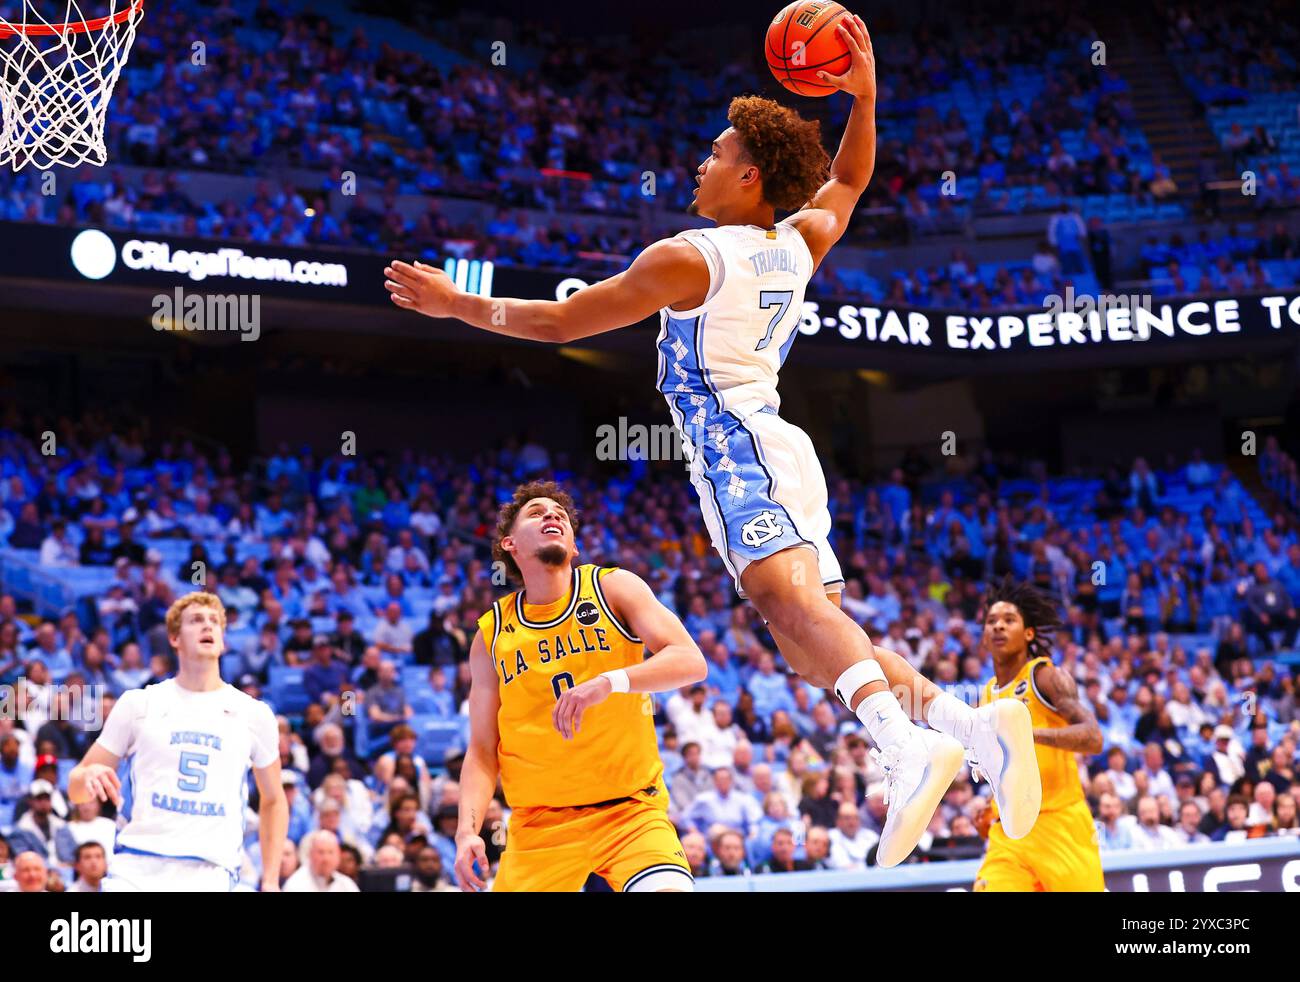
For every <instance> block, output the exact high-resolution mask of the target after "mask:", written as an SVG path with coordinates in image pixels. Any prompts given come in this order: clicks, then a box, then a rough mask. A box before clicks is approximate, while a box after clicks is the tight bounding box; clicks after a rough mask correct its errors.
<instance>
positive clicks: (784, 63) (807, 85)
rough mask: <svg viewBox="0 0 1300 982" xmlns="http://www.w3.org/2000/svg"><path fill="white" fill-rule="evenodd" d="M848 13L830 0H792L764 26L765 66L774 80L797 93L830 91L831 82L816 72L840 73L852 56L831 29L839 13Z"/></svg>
mask: <svg viewBox="0 0 1300 982" xmlns="http://www.w3.org/2000/svg"><path fill="white" fill-rule="evenodd" d="M851 16H852V15H851V14H850V13H849V12H848V11H847V10H845V9H844V6H843V5H842V4H838V3H833V2H831V0H796V2H795V3H792V4H790V5H789V6H788V7H786V8H785V9H784V10H782V11H781V12H780V13H779V14H777V15H776V18H775V19H774V20H773V21H772V24H771V26H769V27H768V29H767V43H766V44H765V45H764V48H765V54H766V55H767V67H768V68H770V69H772V74H773V75H775V76H776V80H777V81H778V82H780V83H781V84H782V85H784V86H785V87H786V88H787V89H789V90H790V91H791V92H795V93H798V94H799V95H830V94H831V93H832V92H834V91H836V89H835V86H833V85H827V84H825V83H824V82H823V81H822V80H821V79H819V78H818V77H817V73H818V72H826V73H827V74H830V75H843V74H844V73H845V72H846V71H848V69H849V65H850V63H851V62H852V57H851V56H850V54H849V49H848V46H847V45H846V44H845V43H844V41H843V40H842V39H841V38H840V36H839V34H837V33H836V31H835V25H836V24H837V23H839V21H840V18H842V17H851Z"/></svg>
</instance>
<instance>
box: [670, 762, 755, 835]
mask: <svg viewBox="0 0 1300 982" xmlns="http://www.w3.org/2000/svg"><path fill="white" fill-rule="evenodd" d="M685 817H686V821H687V822H688V823H690V825H691V826H692V827H694V828H695V829H697V830H699V831H700V832H704V833H706V834H707V833H708V831H709V829H711V828H712V827H713V826H714V825H719V824H720V825H725V826H727V827H728V828H732V829H735V830H737V831H738V832H740V834H741V835H742V836H744V837H746V838H748V837H749V835H750V834H751V832H752V831H753V829H754V828H755V826H757V825H758V822H759V820H760V819H761V818H762V817H763V812H762V809H761V808H759V806H758V802H757V801H755V800H754V798H753V796H751V795H747V794H745V793H744V792H743V791H737V790H736V789H735V787H734V786H733V781H732V774H731V768H730V767H717V768H714V771H713V787H712V788H708V789H706V790H704V791H701V792H700V793H699V794H698V795H696V796H695V800H694V801H693V802H691V807H690V808H689V809H687V811H686V816H685Z"/></svg>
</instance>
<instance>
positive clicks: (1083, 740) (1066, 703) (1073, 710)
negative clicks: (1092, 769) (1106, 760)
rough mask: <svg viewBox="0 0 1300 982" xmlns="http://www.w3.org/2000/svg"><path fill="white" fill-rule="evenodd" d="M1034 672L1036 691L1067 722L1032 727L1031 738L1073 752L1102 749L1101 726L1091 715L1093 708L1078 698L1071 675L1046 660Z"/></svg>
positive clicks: (1089, 751) (1092, 752) (1099, 751)
mask: <svg viewBox="0 0 1300 982" xmlns="http://www.w3.org/2000/svg"><path fill="white" fill-rule="evenodd" d="M1034 673H1035V674H1034V684H1035V685H1036V686H1038V691H1039V692H1041V693H1042V694H1043V695H1044V696H1045V697H1046V698H1047V700H1048V701H1049V702H1050V703H1051V704H1052V705H1053V706H1055V707H1056V711H1057V712H1058V713H1059V714H1060V715H1061V716H1063V717H1064V718H1065V720H1066V722H1068V723H1069V724H1070V725H1069V726H1062V727H1058V728H1056V729H1052V728H1050V727H1035V729H1034V742H1035V743H1041V744H1043V746H1045V747H1057V748H1059V749H1061V750H1073V751H1075V752H1076V753H1084V754H1099V753H1101V751H1102V747H1103V746H1104V741H1103V740H1102V736H1101V727H1100V726H1098V725H1097V718H1096V717H1095V716H1093V715H1092V710H1090V709H1089V708H1088V707H1087V706H1085V705H1084V704H1083V701H1082V700H1081V699H1080V698H1079V687H1078V686H1077V685H1075V684H1074V679H1073V678H1071V677H1070V675H1069V674H1068V673H1066V672H1063V671H1061V670H1060V669H1059V668H1057V667H1056V666H1055V665H1048V664H1047V663H1046V662H1044V663H1042V664H1040V665H1039V666H1038V667H1037V668H1036V669H1034Z"/></svg>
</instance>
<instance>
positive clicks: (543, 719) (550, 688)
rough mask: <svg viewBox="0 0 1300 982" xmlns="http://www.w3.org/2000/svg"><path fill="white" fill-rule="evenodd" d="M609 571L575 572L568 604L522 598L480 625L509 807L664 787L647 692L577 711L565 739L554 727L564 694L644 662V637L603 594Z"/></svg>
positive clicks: (506, 602) (510, 598) (505, 603)
mask: <svg viewBox="0 0 1300 982" xmlns="http://www.w3.org/2000/svg"><path fill="white" fill-rule="evenodd" d="M613 569H614V568H613V567H600V566H594V565H585V566H579V567H578V568H577V569H575V570H574V571H573V583H572V586H571V587H570V590H569V594H568V596H566V597H564V598H562V599H560V600H558V601H556V602H555V603H552V604H530V603H526V602H525V601H524V596H523V594H524V591H522V590H519V591H517V592H515V593H511V594H509V595H507V596H505V597H502V598H501V599H500V600H498V601H497V602H496V603H495V604H493V605H492V609H491V610H489V611H488V612H487V613H486V614H484V615H483V616H482V617H480V618H479V621H478V626H479V630H481V631H482V632H483V640H484V642H485V643H486V644H487V648H488V653H489V654H490V655H491V656H492V663H493V665H494V666H495V667H496V675H497V690H498V692H499V693H500V695H501V709H500V711H499V712H498V713H497V726H498V729H499V732H500V742H499V743H498V745H497V758H498V761H499V764H500V768H501V784H502V787H503V788H504V790H505V794H506V799H507V801H509V803H510V807H512V808H521V807H551V808H565V807H572V806H574V805H591V804H596V803H597V802H602V801H608V800H610V799H612V798H622V797H625V796H628V795H631V794H633V793H634V792H637V791H640V790H642V789H645V788H650V787H661V778H662V775H663V762H662V761H661V760H660V759H659V746H658V742H657V740H656V738H655V728H654V718H653V716H654V703H653V701H652V698H651V696H650V695H649V693H632V692H628V693H618V692H616V693H613V694H612V695H610V697H609V698H608V699H606V700H605V701H604V702H602V703H600V704H599V705H596V706H592V707H591V708H590V709H588V710H587V711H586V712H585V713H583V716H582V721H581V723H580V724H579V729H578V732H577V734H576V735H575V736H574V737H573V739H572V740H565V739H564V737H562V736H560V733H559V731H558V730H556V728H555V724H554V723H553V722H552V719H551V712H552V710H554V708H555V703H556V700H558V699H559V698H560V696H561V694H562V693H564V692H565V691H566V690H567V689H571V688H573V687H574V686H576V685H580V684H581V683H583V682H585V681H587V680H588V679H591V678H595V677H596V676H597V675H599V674H601V673H602V672H608V671H611V670H613V669H616V668H630V667H631V666H633V665H639V664H640V663H641V662H642V660H643V659H644V658H645V647H644V645H643V644H642V643H641V639H640V638H638V637H636V636H635V635H634V634H633V633H632V631H631V629H630V628H629V627H627V625H625V624H623V623H621V622H620V621H619V620H618V619H617V618H616V617H615V616H614V614H613V612H612V611H611V609H610V606H609V604H608V603H607V602H606V601H605V596H604V594H603V593H602V592H601V588H600V581H601V579H602V578H604V577H605V576H606V575H608V574H609V573H611V572H613ZM660 793H664V794H666V792H664V791H662V790H661V791H660Z"/></svg>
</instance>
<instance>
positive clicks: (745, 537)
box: [740, 511, 785, 548]
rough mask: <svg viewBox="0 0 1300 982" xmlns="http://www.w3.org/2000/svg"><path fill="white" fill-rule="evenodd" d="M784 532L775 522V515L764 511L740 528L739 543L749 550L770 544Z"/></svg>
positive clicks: (782, 527)
mask: <svg viewBox="0 0 1300 982" xmlns="http://www.w3.org/2000/svg"><path fill="white" fill-rule="evenodd" d="M784 531H785V526H783V525H781V524H779V523H778V522H777V520H776V513H775V512H770V511H765V512H763V513H761V514H760V515H759V516H758V517H757V518H751V519H750V520H749V521H747V522H746V523H745V524H744V525H742V526H741V527H740V541H741V542H743V543H745V545H747V546H749V547H750V548H754V547H756V546H761V545H762V544H763V543H764V542H770V541H772V540H773V539H775V538H776V537H777V536H779V535H780V534H781V533H782V532H784Z"/></svg>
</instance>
